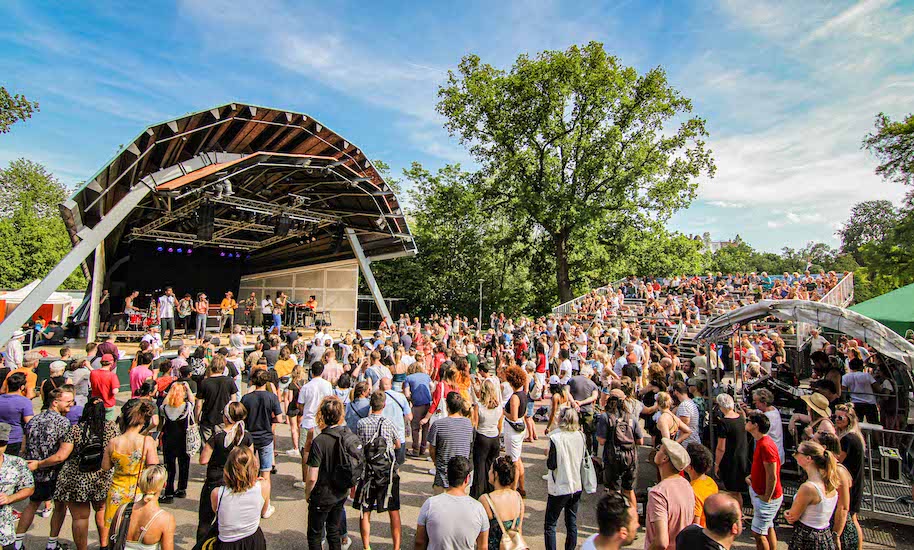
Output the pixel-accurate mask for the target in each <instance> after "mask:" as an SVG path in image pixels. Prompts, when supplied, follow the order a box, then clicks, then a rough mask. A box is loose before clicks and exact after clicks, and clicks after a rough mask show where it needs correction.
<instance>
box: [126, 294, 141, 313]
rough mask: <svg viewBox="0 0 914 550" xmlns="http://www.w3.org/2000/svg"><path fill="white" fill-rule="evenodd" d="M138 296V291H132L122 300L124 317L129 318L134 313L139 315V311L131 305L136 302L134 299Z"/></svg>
mask: <svg viewBox="0 0 914 550" xmlns="http://www.w3.org/2000/svg"><path fill="white" fill-rule="evenodd" d="M139 295H140V291H139V290H134V291H133V292H131V293H130V294H129V295H128V296H127V297H126V298H124V315H126V316H127V317H130V316H131V315H134V314H136V313H139V312H140V310H139V309H137V307H136V306H135V305H134V304H133V301H134V300H136V297H137V296H139Z"/></svg>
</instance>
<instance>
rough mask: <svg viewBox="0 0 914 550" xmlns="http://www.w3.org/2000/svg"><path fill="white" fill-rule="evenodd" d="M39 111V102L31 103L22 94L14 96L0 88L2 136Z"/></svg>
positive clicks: (0, 131)
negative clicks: (13, 126) (14, 125)
mask: <svg viewBox="0 0 914 550" xmlns="http://www.w3.org/2000/svg"><path fill="white" fill-rule="evenodd" d="M38 110H39V109H38V102H37V101H29V100H28V99H26V98H25V96H22V95H20V94H16V95H12V94H10V93H9V92H8V91H7V90H6V88H4V87H3V86H0V134H5V133H7V132H9V131H10V127H11V126H12V125H13V124H15V123H17V122H19V121H20V120H25V119H27V118H29V117H31V116H32V113H33V112H35V111H38Z"/></svg>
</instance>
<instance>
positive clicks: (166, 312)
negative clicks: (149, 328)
mask: <svg viewBox="0 0 914 550" xmlns="http://www.w3.org/2000/svg"><path fill="white" fill-rule="evenodd" d="M175 305H176V303H175V292H174V290H172V289H171V287H170V286H167V287H165V294H163V295H162V296H159V324H160V325H162V334H164V335H165V340H171V337H172V336H174V334H175Z"/></svg>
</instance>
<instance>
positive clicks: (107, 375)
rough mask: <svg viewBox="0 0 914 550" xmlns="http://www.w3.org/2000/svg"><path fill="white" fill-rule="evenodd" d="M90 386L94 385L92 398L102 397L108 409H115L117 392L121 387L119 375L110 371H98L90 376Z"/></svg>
mask: <svg viewBox="0 0 914 550" xmlns="http://www.w3.org/2000/svg"><path fill="white" fill-rule="evenodd" d="M89 384H91V385H92V397H101V398H102V401H103V402H104V403H105V408H106V409H110V408H112V407H114V401H115V399H114V396H115V391H116V390H117V389H118V388H120V386H121V382H120V380H118V379H117V374H115V373H113V372H111V371H110V370H104V369H96V370H94V371H92V372H91V373H90V374H89Z"/></svg>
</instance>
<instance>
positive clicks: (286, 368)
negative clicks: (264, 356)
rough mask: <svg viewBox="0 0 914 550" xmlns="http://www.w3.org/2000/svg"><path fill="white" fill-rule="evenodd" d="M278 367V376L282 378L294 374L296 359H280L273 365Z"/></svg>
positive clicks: (275, 367)
mask: <svg viewBox="0 0 914 550" xmlns="http://www.w3.org/2000/svg"><path fill="white" fill-rule="evenodd" d="M273 368H274V369H276V376H278V377H280V378H282V377H283V376H289V375H290V374H292V369H293V368H295V361H293V360H291V359H285V360H283V359H280V360H278V361H276V364H275V365H274V366H273Z"/></svg>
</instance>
